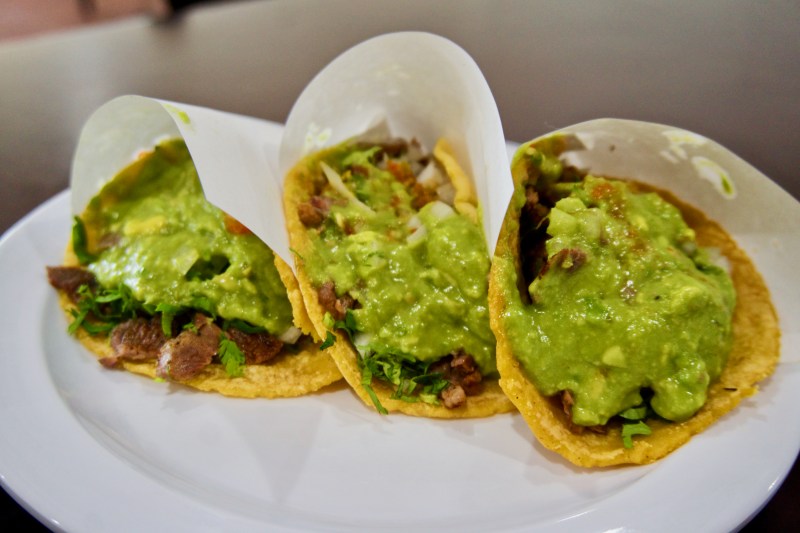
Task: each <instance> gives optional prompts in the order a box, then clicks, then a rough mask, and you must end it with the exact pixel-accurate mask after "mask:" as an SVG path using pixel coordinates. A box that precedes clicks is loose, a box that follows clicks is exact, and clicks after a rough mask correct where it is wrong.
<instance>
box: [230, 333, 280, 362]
mask: <svg viewBox="0 0 800 533" xmlns="http://www.w3.org/2000/svg"><path fill="white" fill-rule="evenodd" d="M226 333H227V334H228V337H229V338H230V339H231V340H232V341H233V342H235V343H236V346H238V347H239V349H240V350H241V351H242V353H243V354H244V359H245V362H246V363H247V364H248V365H260V364H262V363H266V362H267V361H270V360H271V359H274V358H275V357H277V356H278V354H279V353H280V352H281V348H283V342H281V341H280V339H278V338H276V337H273V336H272V335H270V334H269V333H245V332H244V331H241V330H239V329H236V328H230V329H228V330H227V331H226Z"/></svg>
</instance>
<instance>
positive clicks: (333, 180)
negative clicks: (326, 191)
mask: <svg viewBox="0 0 800 533" xmlns="http://www.w3.org/2000/svg"><path fill="white" fill-rule="evenodd" d="M319 165H320V167H322V171H323V172H324V173H325V177H326V178H328V183H330V184H331V187H333V188H334V189H335V190H336V191H337V192H338V193H339V194H341V195H342V196H344V197H345V198H347V199H348V200H349V201H350V202H351V203H352V204H353V205H355V206H356V207H358V208H359V209H361V210H362V211H364V212H365V213H370V214H372V215H374V214H375V211H373V210H372V209H370V207H369V206H368V205H367V204H365V203H363V202H362V201H361V200H359V199H358V198H356V195H355V194H353V192H352V191H351V190H350V189H348V188H347V186H346V185H345V184H344V182H343V181H342V177H341V176H339V174H338V173H337V172H336V171H335V170H333V169H332V168H331V167H329V166H328V165H327V164H325V163H324V162H322V161H320V163H319Z"/></svg>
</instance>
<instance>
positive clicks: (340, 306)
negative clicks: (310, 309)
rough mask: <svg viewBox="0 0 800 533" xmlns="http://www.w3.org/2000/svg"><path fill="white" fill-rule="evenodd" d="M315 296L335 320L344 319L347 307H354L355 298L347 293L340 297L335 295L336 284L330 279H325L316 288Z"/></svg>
mask: <svg viewBox="0 0 800 533" xmlns="http://www.w3.org/2000/svg"><path fill="white" fill-rule="evenodd" d="M317 297H318V298H319V304H320V305H321V306H322V308H323V309H325V310H326V311H327V312H329V313H330V314H331V316H332V317H333V318H334V319H335V320H344V317H345V315H346V314H347V310H348V309H354V308H355V305H356V301H355V299H354V298H353V297H352V296H350V295H349V294H343V295H342V296H340V297H337V296H336V286H335V285H334V283H333V282H332V281H326V282H325V283H323V284H322V285H321V286H320V288H319V289H318V290H317Z"/></svg>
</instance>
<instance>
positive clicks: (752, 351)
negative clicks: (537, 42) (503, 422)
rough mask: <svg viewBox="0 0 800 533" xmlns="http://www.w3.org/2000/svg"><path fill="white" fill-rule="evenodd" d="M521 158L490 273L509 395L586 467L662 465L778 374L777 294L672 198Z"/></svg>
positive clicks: (696, 214) (561, 145)
mask: <svg viewBox="0 0 800 533" xmlns="http://www.w3.org/2000/svg"><path fill="white" fill-rule="evenodd" d="M569 141H570V138H568V137H564V136H558V135H556V136H553V137H550V138H546V139H544V140H541V141H538V142H531V143H526V144H524V145H522V146H521V147H520V148H519V150H518V151H517V152H516V155H515V156H514V159H513V161H512V175H513V178H514V185H515V192H514V196H513V198H512V200H511V202H510V205H509V208H508V211H507V213H506V217H505V219H504V224H503V228H502V230H501V233H500V239H499V241H498V244H497V249H496V252H495V257H494V261H493V264H492V272H491V281H490V290H489V299H490V307H491V310H492V314H491V316H492V329H493V331H494V332H495V335H496V336H497V340H498V347H497V359H498V368H499V371H500V375H501V380H500V384H501V386H502V388H503V390H505V392H506V394H508V396H509V398H511V400H512V401H513V402H514V404H515V405H516V406H517V408H518V409H519V411H520V412H521V413H522V415H523V416H524V418H525V420H526V421H527V423H528V425H529V426H530V428H531V429H532V431H533V433H534V435H535V436H536V438H537V439H538V440H539V441H540V442H541V443H542V444H543V445H544V446H545V447H547V448H549V449H551V450H553V451H555V452H557V453H559V454H561V455H562V456H564V457H565V458H567V459H568V460H570V461H571V462H573V463H574V464H576V465H580V466H586V467H594V466H609V465H618V464H626V463H634V464H643V463H649V462H652V461H655V460H657V459H659V458H661V457H663V456H665V455H667V454H668V453H670V452H671V451H673V450H675V449H676V448H678V447H679V446H681V445H682V444H684V443H685V442H687V441H688V440H689V439H690V438H691V437H692V436H693V435H695V434H697V433H699V432H700V431H702V430H703V429H705V428H706V427H708V426H709V425H710V424H712V423H713V422H714V421H715V420H717V419H718V418H720V417H721V416H722V415H723V414H725V413H727V412H728V411H730V410H731V409H733V408H734V407H735V406H736V405H737V404H738V403H739V402H740V401H741V400H742V399H743V398H745V397H747V396H750V395H752V394H753V393H755V392H756V390H757V386H756V383H757V382H759V381H760V380H763V379H764V378H766V377H767V376H769V375H770V374H771V373H772V371H773V370H774V368H775V365H776V363H777V360H778V356H779V329H778V324H777V317H776V314H775V310H774V309H773V307H772V304H771V302H770V297H769V292H768V290H767V288H766V285H765V284H764V281H763V280H762V278H761V276H760V275H759V273H758V271H757V270H756V269H755V267H754V265H753V263H752V262H751V261H750V259H749V258H748V257H747V255H746V254H745V253H744V252H743V251H742V250H741V249H739V248H738V247H737V245H736V243H735V242H734V241H733V239H732V238H731V237H730V235H728V234H727V233H726V232H725V230H724V229H723V228H722V227H721V226H719V225H718V224H717V223H715V222H713V221H711V220H709V219H708V218H707V217H706V216H705V215H704V214H703V213H702V212H701V211H699V210H698V209H696V208H694V207H692V206H690V205H688V204H685V203H683V202H681V201H679V200H678V199H676V198H675V197H674V196H672V195H671V194H669V193H667V192H666V191H661V190H656V189H654V188H652V187H649V186H645V185H644V184H641V183H637V182H633V181H627V180H618V179H611V178H606V177H600V176H594V175H591V174H590V173H587V172H584V171H580V170H578V169H576V168H574V167H570V166H569V165H567V164H566V163H565V162H564V161H562V160H560V159H559V157H560V156H561V154H562V153H563V152H564V151H565V150H566V149H567V148H568V144H569Z"/></svg>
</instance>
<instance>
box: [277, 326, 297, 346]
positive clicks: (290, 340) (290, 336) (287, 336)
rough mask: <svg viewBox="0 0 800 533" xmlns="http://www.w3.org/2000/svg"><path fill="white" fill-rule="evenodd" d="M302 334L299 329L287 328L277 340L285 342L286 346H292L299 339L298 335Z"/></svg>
mask: <svg viewBox="0 0 800 533" xmlns="http://www.w3.org/2000/svg"><path fill="white" fill-rule="evenodd" d="M302 334H303V332H302V331H300V328H297V327H295V326H289V327H288V328H287V329H286V331H284V332H283V333H281V334H280V335H279V336H278V338H279V339H280V340H281V341H282V342H285V343H286V344H294V343H296V342H297V339H299V338H300V335H302Z"/></svg>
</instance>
